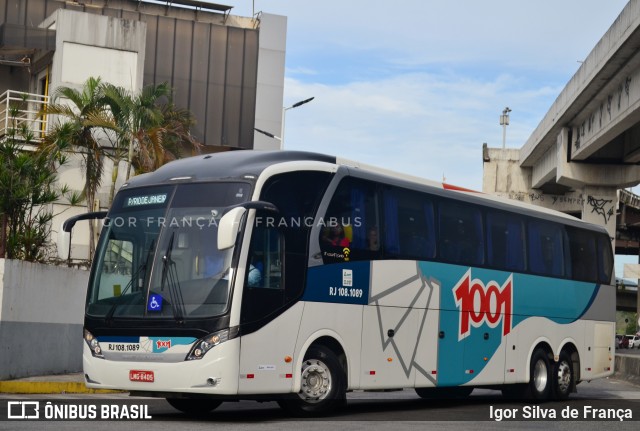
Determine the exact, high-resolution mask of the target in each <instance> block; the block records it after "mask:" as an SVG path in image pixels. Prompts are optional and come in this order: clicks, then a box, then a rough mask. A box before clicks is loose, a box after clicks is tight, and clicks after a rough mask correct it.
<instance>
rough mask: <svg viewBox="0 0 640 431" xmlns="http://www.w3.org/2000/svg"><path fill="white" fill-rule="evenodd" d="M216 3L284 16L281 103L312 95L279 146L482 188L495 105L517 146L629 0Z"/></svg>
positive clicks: (496, 143)
mask: <svg viewBox="0 0 640 431" xmlns="http://www.w3.org/2000/svg"><path fill="white" fill-rule="evenodd" d="M224 3H225V4H228V5H232V6H234V8H233V10H232V13H233V14H234V15H240V16H251V15H252V14H253V12H254V11H255V12H258V11H262V12H264V13H271V14H277V15H284V16H286V17H287V53H286V70H285V88H284V104H285V106H290V105H292V104H293V103H295V102H297V101H300V100H303V99H307V98H309V97H312V96H313V97H315V99H314V100H313V101H312V102H310V103H308V104H306V105H303V106H300V107H299V108H295V109H292V110H289V111H288V112H287V118H286V131H285V149H291V150H306V151H316V152H322V153H327V154H332V155H336V156H342V157H346V158H349V159H353V160H358V161H361V162H364V163H369V164H372V165H376V166H382V167H385V168H387V169H392V170H396V171H400V172H403V173H407V174H412V175H416V176H420V177H424V178H428V179H432V180H436V181H440V180H442V179H443V178H445V179H446V181H447V182H448V183H451V184H455V185H459V186H462V187H467V188H471V189H475V190H481V189H482V144H483V143H484V142H486V143H487V144H488V145H489V147H501V146H502V133H503V130H502V126H500V123H499V119H500V115H501V114H502V110H503V109H504V108H505V107H509V108H511V110H512V112H511V113H510V125H509V126H508V127H507V131H506V145H507V147H511V148H520V147H522V145H523V144H524V143H525V142H526V140H527V139H528V137H529V136H530V135H531V133H532V132H533V130H534V129H535V128H536V126H537V125H538V123H539V122H540V121H541V120H542V118H543V117H544V115H545V114H546V112H547V111H548V109H549V108H550V106H551V105H552V103H553V102H554V100H555V99H556V97H557V96H558V95H559V94H560V92H561V91H562V89H563V88H564V87H565V85H566V83H567V82H568V81H569V80H570V79H571V77H572V76H573V75H574V73H575V72H576V71H577V70H578V68H579V67H580V64H581V63H580V62H581V61H583V60H584V59H585V58H586V57H587V55H588V54H589V52H590V51H591V50H592V49H593V47H594V46H595V45H596V43H597V42H598V41H599V40H600V38H601V37H602V36H603V35H604V34H605V32H606V31H607V30H608V29H609V27H610V26H611V25H612V24H613V22H614V21H615V19H616V18H617V16H618V15H619V14H620V12H621V11H622V9H623V8H624V6H625V5H626V4H627V0H536V1H517V0H516V1H514V0H511V1H506V0H483V1H478V0H458V1H442V0H440V1H433V0H399V1H397V2H391V1H389V0H386V1H380V0H347V1H345V0H342V1H337V0H323V1H315V2H309V1H295V0H229V1H226V2H224ZM254 8H255V9H254ZM634 259H635V258H634ZM628 261H629V260H626V262H628ZM623 262H625V261H623V260H622V259H616V274H617V275H619V276H621V275H622V264H623Z"/></svg>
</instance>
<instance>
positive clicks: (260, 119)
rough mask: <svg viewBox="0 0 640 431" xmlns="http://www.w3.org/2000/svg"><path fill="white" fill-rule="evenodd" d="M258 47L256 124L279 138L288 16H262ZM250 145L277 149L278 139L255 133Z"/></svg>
mask: <svg viewBox="0 0 640 431" xmlns="http://www.w3.org/2000/svg"><path fill="white" fill-rule="evenodd" d="M259 46H260V49H259V51H258V85H257V89H256V119H255V127H257V128H258V129H261V130H264V131H267V132H269V133H272V134H274V135H276V136H278V137H281V136H280V134H281V128H282V107H283V95H284V66H285V52H286V48H287V17H284V16H279V15H270V14H262V15H261V17H260V40H259ZM253 148H254V149H256V150H277V149H280V141H279V140H277V139H274V138H270V137H268V136H265V135H263V134H261V133H256V134H255V135H254V142H253Z"/></svg>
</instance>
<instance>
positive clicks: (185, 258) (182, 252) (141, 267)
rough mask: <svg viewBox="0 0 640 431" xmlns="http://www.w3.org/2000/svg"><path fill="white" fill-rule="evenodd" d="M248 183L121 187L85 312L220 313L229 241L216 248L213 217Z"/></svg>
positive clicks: (113, 315)
mask: <svg viewBox="0 0 640 431" xmlns="http://www.w3.org/2000/svg"><path fill="white" fill-rule="evenodd" d="M249 189H250V186H249V185H248V184H246V183H198V184H180V185H177V186H163V187H151V188H143V189H142V188H141V189H132V190H126V191H123V192H121V193H119V194H118V196H117V197H116V199H115V201H114V204H113V206H112V209H111V212H110V213H109V218H108V220H107V222H106V223H105V227H104V230H103V233H102V235H101V238H100V243H99V244H98V248H97V250H96V259H95V260H96V261H95V266H94V274H93V278H92V280H91V282H90V286H89V293H88V297H87V314H88V315H91V316H94V317H104V318H106V319H107V320H111V319H118V318H127V319H130V318H145V319H175V320H186V319H190V318H196V319H202V318H206V317H213V316H218V315H221V314H223V313H225V312H226V311H227V309H228V305H229V287H230V273H231V267H232V256H233V248H230V249H227V250H218V248H217V234H218V222H219V221H220V217H221V216H222V214H223V212H224V209H225V208H227V207H229V206H232V205H235V204H238V203H241V202H244V201H246V200H247V197H248V196H249Z"/></svg>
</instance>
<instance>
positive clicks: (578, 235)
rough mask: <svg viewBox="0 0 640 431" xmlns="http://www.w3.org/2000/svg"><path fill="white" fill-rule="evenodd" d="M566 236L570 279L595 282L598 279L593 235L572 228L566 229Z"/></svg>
mask: <svg viewBox="0 0 640 431" xmlns="http://www.w3.org/2000/svg"><path fill="white" fill-rule="evenodd" d="M567 235H569V251H570V253H571V278H573V279H574V280H583V281H593V282H595V281H596V280H597V278H598V277H597V273H598V262H597V260H596V238H595V235H594V234H593V233H592V232H588V231H584V230H580V229H575V228H572V227H567Z"/></svg>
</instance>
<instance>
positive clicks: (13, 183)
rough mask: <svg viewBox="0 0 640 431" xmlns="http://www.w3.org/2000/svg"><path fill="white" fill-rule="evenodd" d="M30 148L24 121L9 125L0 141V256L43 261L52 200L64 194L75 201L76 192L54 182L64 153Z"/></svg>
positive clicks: (49, 231) (30, 140) (31, 138)
mask: <svg viewBox="0 0 640 431" xmlns="http://www.w3.org/2000/svg"><path fill="white" fill-rule="evenodd" d="M33 148H34V136H33V132H32V131H31V129H30V128H29V126H28V124H26V123H25V124H21V125H19V126H18V127H13V128H9V130H8V133H7V136H6V137H5V139H4V140H3V141H2V142H1V143H0V225H1V226H2V227H1V230H0V257H6V258H8V259H20V260H27V261H31V262H42V261H44V260H46V258H47V257H49V256H48V251H49V245H50V244H49V238H50V234H51V221H52V219H53V217H54V213H53V210H52V205H51V204H53V203H54V202H56V201H58V200H59V198H60V197H62V196H64V195H67V197H68V199H69V200H70V202H71V203H72V204H74V203H77V201H78V196H77V195H75V194H71V193H69V190H68V188H66V187H62V188H59V187H58V186H57V175H56V170H57V168H58V167H59V166H61V165H62V164H64V163H66V159H65V158H64V156H62V155H61V154H54V153H46V152H44V151H41V150H35V151H33V150H32V149H33Z"/></svg>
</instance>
